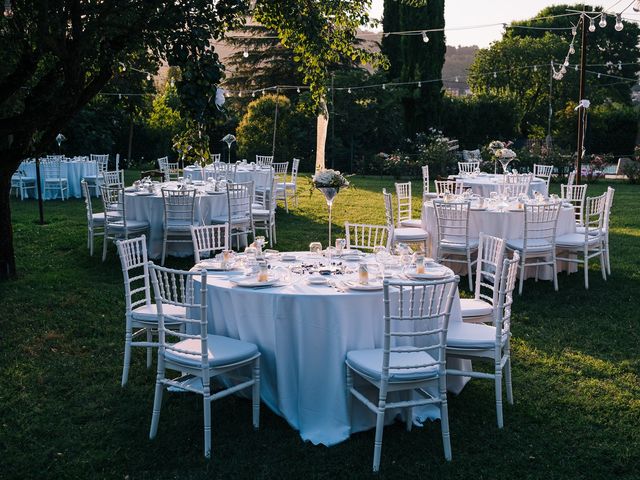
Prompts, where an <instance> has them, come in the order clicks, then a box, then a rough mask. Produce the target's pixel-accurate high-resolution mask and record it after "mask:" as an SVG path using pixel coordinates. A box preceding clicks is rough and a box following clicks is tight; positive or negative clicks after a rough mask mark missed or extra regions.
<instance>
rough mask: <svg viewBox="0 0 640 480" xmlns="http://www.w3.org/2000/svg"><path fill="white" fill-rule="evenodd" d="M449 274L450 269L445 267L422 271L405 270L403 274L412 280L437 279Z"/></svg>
mask: <svg viewBox="0 0 640 480" xmlns="http://www.w3.org/2000/svg"><path fill="white" fill-rule="evenodd" d="M449 275H451V270H449V269H448V268H445V267H440V268H434V269H428V270H425V271H424V273H416V272H411V271H409V272H406V273H405V276H406V277H407V278H410V279H412V280H438V279H441V278H445V277H448V276H449Z"/></svg>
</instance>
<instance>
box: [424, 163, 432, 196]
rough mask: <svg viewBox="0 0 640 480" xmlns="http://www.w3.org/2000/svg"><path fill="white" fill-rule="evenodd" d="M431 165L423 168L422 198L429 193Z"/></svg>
mask: <svg viewBox="0 0 640 480" xmlns="http://www.w3.org/2000/svg"><path fill="white" fill-rule="evenodd" d="M430 188H431V187H430V186H429V165H423V166H422V197H423V198H424V196H425V194H426V193H429V189H430Z"/></svg>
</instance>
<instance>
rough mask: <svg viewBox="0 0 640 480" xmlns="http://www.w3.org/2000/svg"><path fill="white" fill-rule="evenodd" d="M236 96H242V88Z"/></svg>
mask: <svg viewBox="0 0 640 480" xmlns="http://www.w3.org/2000/svg"><path fill="white" fill-rule="evenodd" d="M238 98H242V90H240V91H239V92H238Z"/></svg>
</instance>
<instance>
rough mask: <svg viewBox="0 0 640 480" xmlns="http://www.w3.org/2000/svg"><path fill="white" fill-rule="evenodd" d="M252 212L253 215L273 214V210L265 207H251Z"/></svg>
mask: <svg viewBox="0 0 640 480" xmlns="http://www.w3.org/2000/svg"><path fill="white" fill-rule="evenodd" d="M251 213H252V214H253V217H254V218H255V217H269V216H271V212H270V211H269V210H266V209H264V208H253V209H251Z"/></svg>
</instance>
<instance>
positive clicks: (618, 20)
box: [613, 13, 624, 32]
mask: <svg viewBox="0 0 640 480" xmlns="http://www.w3.org/2000/svg"><path fill="white" fill-rule="evenodd" d="M613 28H615V29H616V32H620V31H621V30H622V29H623V28H624V25H623V24H622V14H621V13H616V24H615V26H614V27H613Z"/></svg>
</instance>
